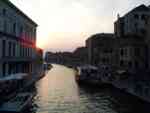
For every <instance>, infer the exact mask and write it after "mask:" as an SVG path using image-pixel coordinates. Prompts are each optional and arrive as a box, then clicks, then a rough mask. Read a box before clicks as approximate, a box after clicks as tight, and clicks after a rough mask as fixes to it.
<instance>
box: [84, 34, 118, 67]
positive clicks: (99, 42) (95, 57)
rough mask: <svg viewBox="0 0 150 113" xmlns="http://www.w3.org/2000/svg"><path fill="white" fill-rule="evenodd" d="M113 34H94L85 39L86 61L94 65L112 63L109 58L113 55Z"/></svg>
mask: <svg viewBox="0 0 150 113" xmlns="http://www.w3.org/2000/svg"><path fill="white" fill-rule="evenodd" d="M114 45H115V43H114V35H113V34H104V33H101V34H95V35H93V36H91V37H90V38H88V39H87V40H86V47H87V51H88V63H89V64H91V65H95V66H99V65H100V66H102V65H103V66H106V65H107V66H108V65H109V64H113V63H112V62H111V61H114V60H112V59H111V58H114V57H112V56H113V55H114V53H113V46H114Z"/></svg>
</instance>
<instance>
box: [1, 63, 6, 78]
mask: <svg viewBox="0 0 150 113" xmlns="http://www.w3.org/2000/svg"><path fill="white" fill-rule="evenodd" d="M2 71H3V76H5V75H6V63H3V70H2Z"/></svg>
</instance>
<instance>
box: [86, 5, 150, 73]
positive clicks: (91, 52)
mask: <svg viewBox="0 0 150 113" xmlns="http://www.w3.org/2000/svg"><path fill="white" fill-rule="evenodd" d="M114 30H115V33H114V35H113V34H107V33H106V34H95V35H93V36H91V37H90V38H88V39H87V40H86V46H87V48H88V61H89V63H90V64H92V65H95V66H99V67H110V68H113V69H116V70H127V71H130V72H133V73H134V72H136V71H138V70H148V69H150V60H149V56H150V8H149V7H147V6H145V5H140V6H138V7H136V8H134V9H133V10H131V11H130V12H128V13H127V14H126V15H124V16H123V17H119V16H118V20H117V21H116V22H115V23H114Z"/></svg>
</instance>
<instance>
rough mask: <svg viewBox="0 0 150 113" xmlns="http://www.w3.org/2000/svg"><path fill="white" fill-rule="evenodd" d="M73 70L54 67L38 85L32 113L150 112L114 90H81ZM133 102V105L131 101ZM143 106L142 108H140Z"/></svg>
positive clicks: (83, 88)
mask: <svg viewBox="0 0 150 113" xmlns="http://www.w3.org/2000/svg"><path fill="white" fill-rule="evenodd" d="M74 77H75V76H74V71H73V70H71V69H69V68H66V67H64V66H60V65H54V68H53V69H52V70H51V71H49V72H48V73H47V75H46V77H45V78H43V79H42V80H40V81H39V82H38V83H37V84H36V89H37V95H36V97H35V99H34V102H33V108H32V112H36V113H149V112H143V111H141V110H139V109H138V107H137V106H135V105H137V102H138V100H136V99H133V97H132V96H127V95H126V94H124V93H121V92H118V90H116V89H112V88H110V89H109V88H97V89H95V88H93V87H91V88H90V87H88V86H84V87H80V88H78V86H77V84H76V82H75V78H74ZM129 101H130V102H129ZM138 106H139V107H141V105H140V104H139V105H138Z"/></svg>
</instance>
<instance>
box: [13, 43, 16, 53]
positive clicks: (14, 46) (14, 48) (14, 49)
mask: <svg viewBox="0 0 150 113" xmlns="http://www.w3.org/2000/svg"><path fill="white" fill-rule="evenodd" d="M15 55H16V44H15V43H13V56H15Z"/></svg>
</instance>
